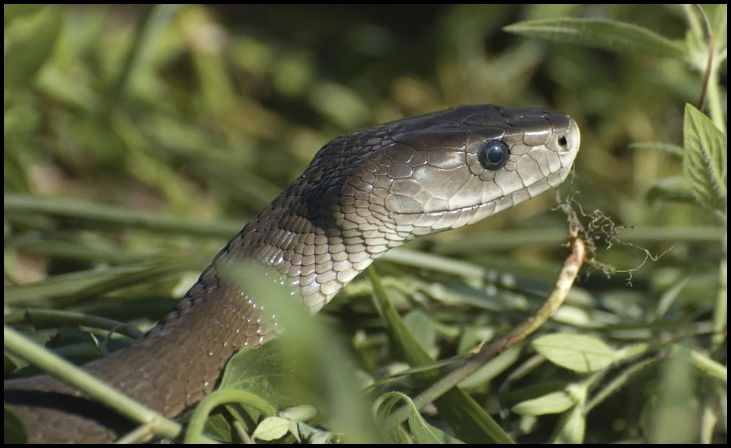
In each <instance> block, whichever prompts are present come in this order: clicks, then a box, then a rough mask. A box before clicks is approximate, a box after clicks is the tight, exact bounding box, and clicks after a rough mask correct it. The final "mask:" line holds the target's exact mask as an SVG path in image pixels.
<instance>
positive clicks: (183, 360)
mask: <svg viewBox="0 0 731 448" xmlns="http://www.w3.org/2000/svg"><path fill="white" fill-rule="evenodd" d="M579 144H580V132H579V127H578V125H577V124H576V122H575V121H574V120H573V119H572V118H571V117H570V116H568V115H566V114H563V113H560V112H555V111H550V110H545V109H538V108H530V109H527V108H508V107H500V106H495V105H465V106H459V107H453V108H450V109H446V110H442V111H438V112H433V113H430V114H426V115H421V116H416V117H411V118H405V119H401V120H397V121H393V122H389V123H385V124H380V125H377V126H373V127H370V128H367V129H362V130H358V131H355V132H352V133H351V134H348V135H345V136H341V137H337V138H335V139H334V140H332V141H331V142H329V143H327V144H326V145H325V146H323V147H322V148H321V149H320V150H319V151H318V152H317V154H316V155H315V157H314V158H313V160H312V162H311V163H310V165H309V166H308V167H307V168H306V170H305V171H304V173H302V175H300V176H299V177H298V178H297V179H296V180H294V181H293V183H292V184H291V185H290V186H289V187H287V188H286V189H285V190H284V191H283V192H282V193H281V194H280V195H279V196H277V197H276V198H275V199H274V200H272V201H271V202H270V203H269V204H268V205H267V206H266V207H265V208H264V209H263V210H262V211H261V212H260V213H259V214H257V215H256V216H255V217H254V218H252V219H251V220H250V221H249V222H248V223H247V224H246V225H245V226H244V227H243V229H242V230H241V231H240V232H239V233H238V234H237V235H236V236H234V237H233V238H232V239H231V240H230V241H229V242H228V244H227V245H226V246H225V247H224V248H223V249H222V250H221V251H220V252H219V253H218V255H217V256H216V257H215V258H214V260H213V262H212V263H211V264H210V266H208V267H207V268H206V269H205V270H204V271H203V273H202V274H201V275H200V277H199V279H198V281H197V282H196V283H195V284H194V285H193V286H192V287H191V288H190V290H189V291H188V292H187V293H186V294H185V296H184V297H183V298H182V299H181V300H180V301H178V302H177V304H176V306H175V307H174V309H173V310H172V311H171V312H170V313H169V314H168V315H167V316H166V317H165V318H164V319H163V320H161V321H160V322H159V323H158V324H157V325H156V326H155V327H154V328H153V329H151V330H150V331H149V332H147V334H145V336H144V337H143V338H142V339H140V340H138V341H137V342H135V343H133V344H131V345H130V346H128V347H126V348H123V349H121V350H118V351H115V352H113V353H111V354H109V355H107V356H106V357H103V358H101V359H98V360H94V361H92V362H90V363H88V364H86V365H85V366H84V367H83V369H84V370H86V371H87V372H88V373H90V374H92V375H94V376H95V377H97V378H99V379H101V380H102V381H104V382H105V383H107V384H109V385H110V386H112V387H114V388H116V389H117V390H119V391H121V392H123V393H125V394H126V395H128V396H129V397H131V398H133V399H135V400H137V401H139V402H140V403H142V404H144V405H145V406H148V407H149V408H151V409H153V410H155V411H157V412H159V413H160V414H162V415H164V416H166V417H170V418H173V417H176V416H178V415H179V414H181V412H182V411H184V410H185V409H186V408H188V407H190V406H191V405H193V404H195V403H196V402H198V401H199V400H201V399H202V398H203V397H204V396H205V395H206V394H208V393H209V392H211V391H212V390H213V389H214V387H215V385H216V382H217V380H218V379H219V377H220V375H221V372H222V370H223V368H224V367H225V364H226V362H227V360H228V359H229V358H230V357H231V356H232V355H233V354H234V353H235V352H236V351H237V350H239V349H241V348H243V347H259V346H261V345H262V344H264V343H266V342H267V341H268V340H270V339H272V338H273V337H274V336H275V335H276V331H275V328H273V326H272V324H271V319H269V320H268V319H264V318H263V317H265V314H266V313H265V312H264V310H263V308H262V305H261V304H258V303H257V299H256V297H252V295H251V294H249V293H247V291H246V290H243V289H245V288H243V287H242V286H240V285H234V284H233V283H232V282H231V281H230V279H227V278H226V277H225V276H224V275H222V267H223V266H226V265H227V264H229V263H231V262H232V261H242V260H243V261H247V262H255V263H258V264H261V265H263V266H266V267H268V268H269V269H272V270H273V271H274V272H276V273H277V277H278V278H276V279H274V278H273V279H272V281H278V282H280V283H286V284H287V285H289V286H290V287H292V288H293V291H296V294H295V297H296V299H297V300H302V301H303V302H304V304H305V305H306V307H307V308H308V309H309V310H310V311H311V312H312V313H316V312H317V311H319V310H320V309H321V308H322V307H324V306H325V305H326V304H327V303H328V302H329V301H330V300H331V299H332V298H333V297H334V296H335V295H336V294H337V293H338V291H339V290H340V289H341V288H343V286H345V285H346V284H347V283H349V282H350V281H351V280H352V279H353V278H355V277H356V276H357V275H358V274H359V273H360V272H361V271H363V270H364V269H365V268H366V267H367V266H368V265H370V264H371V263H372V262H373V261H374V260H375V259H377V258H378V257H380V256H381V255H383V254H384V253H385V252H386V251H388V250H389V249H391V248H393V247H396V246H399V245H401V244H403V243H405V242H407V241H409V240H412V239H414V238H416V237H419V236H423V235H430V234H434V233H436V232H440V231H443V230H447V229H454V228H458V227H462V226H465V225H468V224H472V223H474V222H477V221H479V220H481V219H484V218H486V217H489V216H492V215H494V214H496V213H498V212H500V211H502V210H505V209H508V208H510V207H513V206H515V205H516V204H518V203H520V202H523V201H525V200H528V199H530V198H533V197H535V196H537V195H538V194H540V193H542V192H545V191H548V190H551V189H553V188H556V187H558V186H559V185H560V184H561V183H562V182H563V181H564V180H565V179H566V177H567V176H568V174H569V172H570V171H571V168H572V165H573V162H574V159H575V157H576V155H577V153H578V150H579ZM262 281H265V280H264V279H262ZM266 281H269V280H266ZM4 400H5V403H6V405H9V406H10V408H11V409H12V410H13V412H14V413H15V415H16V416H17V417H18V418H19V419H20V421H21V422H22V424H23V425H24V427H25V429H26V432H27V434H28V441H29V442H31V443H57V442H63V443H98V442H109V441H113V440H115V439H117V438H119V437H120V436H122V435H124V434H125V433H127V432H129V431H131V430H133V429H134V428H135V427H136V426H135V423H134V422H131V421H129V420H127V419H125V418H124V417H122V416H121V415H119V414H117V413H116V412H115V411H113V410H111V409H109V408H106V407H105V406H103V405H101V404H99V403H97V402H95V401H93V400H92V399H90V398H89V397H87V396H86V395H84V394H83V393H82V392H81V391H79V390H76V389H75V388H73V387H71V386H69V385H66V384H65V383H63V382H61V381H60V380H57V379H55V378H54V377H52V376H50V375H39V376H34V377H28V378H18V379H10V380H6V381H5V382H4Z"/></svg>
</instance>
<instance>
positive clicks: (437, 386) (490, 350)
mask: <svg viewBox="0 0 731 448" xmlns="http://www.w3.org/2000/svg"><path fill="white" fill-rule="evenodd" d="M569 243H570V247H571V254H569V256H568V257H567V258H566V261H565V262H564V265H563V268H562V269H561V272H560V273H559V276H558V280H557V281H556V286H555V288H554V290H553V292H552V293H551V295H550V296H549V297H548V299H546V301H545V302H544V304H543V305H542V306H541V307H540V308H539V309H538V310H537V311H536V312H535V313H534V314H532V315H531V316H530V317H528V318H527V319H526V320H525V321H523V323H522V324H520V325H518V326H517V327H516V328H515V329H513V331H511V332H510V333H508V334H506V335H505V336H503V337H502V338H500V339H498V340H497V341H495V342H494V343H492V344H490V345H488V346H484V345H483V346H482V348H481V349H480V350H479V351H478V352H477V353H476V354H475V355H474V356H473V357H472V358H470V359H469V360H467V361H466V362H465V363H464V364H462V365H461V366H459V367H457V368H456V369H454V370H452V371H451V372H449V373H448V374H446V375H445V376H444V377H442V378H441V379H440V380H439V381H437V382H436V383H434V384H432V385H431V386H429V388H427V389H426V390H424V391H423V392H421V393H420V394H419V395H417V396H416V397H415V398H414V400H413V401H414V404H415V405H416V408H417V409H421V408H423V407H424V406H426V405H427V404H429V403H431V402H432V401H434V400H436V399H437V398H439V397H441V396H442V395H444V394H445V393H446V392H447V391H448V390H450V389H451V388H453V387H455V386H456V385H457V384H459V383H460V382H462V380H464V379H465V378H467V377H468V376H470V375H471V374H472V373H474V372H475V371H476V370H477V369H479V368H480V367H482V366H483V365H484V364H485V363H486V362H487V361H489V360H491V359H492V358H494V357H495V356H497V355H498V354H500V353H502V352H504V351H505V350H507V349H508V348H510V347H512V346H514V345H515V344H517V343H518V342H520V341H522V340H523V339H525V338H526V337H528V336H529V335H530V334H532V333H533V332H534V331H536V330H537V329H538V328H539V327H540V326H541V325H543V323H545V322H546V321H547V320H548V319H550V318H551V316H553V314H554V313H555V312H556V310H558V308H559V307H560V306H561V304H563V302H564V300H565V299H566V295H567V294H568V292H569V290H570V289H571V285H572V284H573V282H574V280H575V279H576V275H577V274H578V272H579V269H580V268H581V265H582V264H583V263H584V261H585V260H586V256H587V250H586V244H585V242H584V241H583V240H582V239H581V238H580V237H579V232H578V228H577V227H575V226H572V227H571V229H570V230H569ZM408 416H409V409H408V407H406V406H403V407H401V408H400V409H398V410H397V411H396V412H394V414H393V415H392V417H393V418H392V419H391V420H390V422H391V424H392V425H393V426H396V425H399V424H401V423H403V422H404V421H406V419H407V418H408Z"/></svg>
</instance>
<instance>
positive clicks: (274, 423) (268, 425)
mask: <svg viewBox="0 0 731 448" xmlns="http://www.w3.org/2000/svg"><path fill="white" fill-rule="evenodd" d="M289 424H290V421H289V420H288V419H286V418H282V417H278V416H273V417H267V418H265V419H264V420H262V421H261V423H259V425H258V426H257V427H256V429H255V430H254V433H253V434H252V437H254V438H255V439H259V440H263V441H265V442H271V441H272V440H277V439H281V438H282V437H284V436H285V434H287V432H288V431H289Z"/></svg>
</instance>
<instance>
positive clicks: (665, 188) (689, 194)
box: [647, 176, 697, 204]
mask: <svg viewBox="0 0 731 448" xmlns="http://www.w3.org/2000/svg"><path fill="white" fill-rule="evenodd" d="M647 200H649V201H650V202H655V201H658V200H664V201H677V202H687V203H691V204H695V203H697V200H696V197H695V195H694V194H693V189H692V188H691V186H690V184H689V183H688V181H687V180H686V179H685V177H683V176H670V177H665V178H663V179H660V180H658V181H657V182H655V185H653V186H652V188H650V191H649V192H648V193H647Z"/></svg>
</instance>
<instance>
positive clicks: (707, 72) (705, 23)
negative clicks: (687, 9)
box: [693, 3, 714, 110]
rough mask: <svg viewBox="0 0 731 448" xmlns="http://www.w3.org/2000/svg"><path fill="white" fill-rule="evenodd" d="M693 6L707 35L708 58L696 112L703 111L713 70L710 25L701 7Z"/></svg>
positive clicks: (712, 45) (712, 46) (711, 31)
mask: <svg viewBox="0 0 731 448" xmlns="http://www.w3.org/2000/svg"><path fill="white" fill-rule="evenodd" d="M693 6H695V8H696V9H697V10H698V14H699V15H700V16H701V18H702V19H703V26H705V28H706V34H707V35H708V42H707V45H708V58H707V59H706V70H705V72H704V73H703V87H702V88H701V97H700V98H699V99H698V110H703V106H704V104H705V102H706V93H707V92H708V82H709V81H710V79H711V71H712V70H713V51H714V44H713V30H712V29H711V24H710V22H709V21H708V16H707V15H706V12H705V11H704V10H703V7H702V6H701V5H699V4H697V3H696V4H694V5H693Z"/></svg>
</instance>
